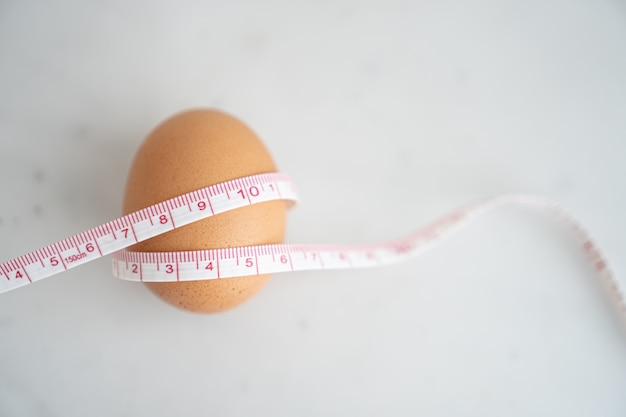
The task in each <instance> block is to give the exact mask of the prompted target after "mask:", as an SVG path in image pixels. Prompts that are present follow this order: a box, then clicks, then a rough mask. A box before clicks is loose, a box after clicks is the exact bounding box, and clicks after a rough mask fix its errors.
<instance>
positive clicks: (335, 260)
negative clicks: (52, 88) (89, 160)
mask: <svg viewBox="0 0 626 417" xmlns="http://www.w3.org/2000/svg"><path fill="white" fill-rule="evenodd" d="M296 199H297V196H296V193H295V190H294V187H293V184H292V182H291V180H290V178H289V177H288V176H286V175H284V174H279V173H269V174H260V175H253V176H249V177H244V178H239V179H235V180H231V181H227V182H224V183H221V184H216V185H213V186H210V187H206V188H203V189H200V190H197V191H193V192H190V193H187V194H184V195H182V196H179V197H175V198H172V199H170V200H167V201H164V202H162V203H158V204H155V205H153V206H150V207H147V208H145V209H143V210H139V211H137V212H134V213H131V214H128V215H126V216H124V217H121V218H119V219H116V220H113V221H110V222H108V223H106V224H104V225H101V226H98V227H95V228H93V229H90V230H88V231H86V232H83V233H80V234H78V235H75V236H72V237H69V238H67V239H64V240H62V241H60V242H57V243H54V244H52V245H49V246H46V247H44V248H42V249H39V250H37V251H35V252H31V253H28V254H26V255H23V256H20V257H19V258H16V259H13V260H11V261H8V262H5V263H2V264H0V293H1V292H5V291H9V290H12V289H15V288H19V287H21V286H24V285H26V284H29V283H31V282H35V281H38V280H40V279H43V278H46V277H49V276H52V275H55V274H57V273H60V272H63V271H65V270H67V269H69V268H73V267H75V266H78V265H80V264H83V263H85V262H89V261H91V260H94V259H97V258H100V257H102V256H104V255H107V254H110V253H113V275H114V276H116V277H118V278H121V279H125V280H130V281H146V282H148V281H150V282H171V281H193V280H207V279H221V278H232V277H239V276H249V275H260V274H268V273H276V272H285V271H302V270H319V269H342V268H344V269H345V268H361V267H372V266H378V265H384V264H390V263H395V262H399V261H403V260H406V259H407V258H409V257H412V256H415V255H417V254H419V253H421V252H423V251H424V250H426V249H429V248H431V247H433V246H435V245H436V244H437V243H439V242H440V241H441V240H442V239H444V238H446V237H448V236H449V235H450V234H451V233H452V232H453V231H455V230H456V229H457V228H458V227H460V226H462V225H463V224H465V223H467V222H468V221H469V220H471V219H472V218H475V217H476V216H478V215H480V214H482V213H484V212H486V211H488V210H492V209H494V208H497V207H499V206H502V205H522V206H528V207H531V208H534V209H538V210H540V211H543V212H548V213H550V214H552V215H554V216H556V217H557V218H560V219H561V220H562V221H564V222H565V223H566V224H567V225H568V226H569V227H570V229H571V230H572V231H573V233H574V235H575V237H576V238H577V239H578V240H579V242H580V244H581V248H582V250H583V252H584V253H585V255H586V256H587V258H588V260H589V262H590V264H591V265H592V266H593V268H594V269H595V271H596V272H597V274H598V275H599V277H600V278H602V280H603V283H604V284H605V288H607V289H608V292H609V296H610V297H611V299H612V300H613V301H614V302H615V305H616V307H617V309H618V312H619V314H620V317H621V319H622V320H623V321H624V323H625V324H626V300H625V297H624V293H623V291H622V289H621V288H620V286H619V284H618V282H617V280H616V279H615V277H614V275H613V273H612V272H611V270H610V268H609V266H608V261H607V258H606V257H605V256H604V255H603V254H602V252H601V251H600V249H599V248H598V246H597V244H596V243H595V242H594V240H593V239H592V238H591V236H590V234H589V232H588V231H587V230H585V228H584V227H583V226H582V224H581V223H580V222H579V221H578V220H577V219H576V218H575V217H574V216H573V215H572V214H571V213H569V212H568V211H566V210H565V209H564V208H563V207H561V206H560V205H558V204H556V203H554V202H552V201H550V200H547V199H544V198H542V197H538V196H534V195H526V194H512V195H504V196H499V197H494V198H490V199H486V200H483V201H481V202H478V203H474V204H470V205H467V206H465V207H462V208H460V209H458V210H456V211H453V212H452V213H450V214H448V215H445V216H443V217H441V218H440V219H439V220H437V221H435V222H433V223H431V224H429V225H428V226H426V227H424V228H422V229H420V230H418V231H417V232H415V233H413V234H411V235H408V236H406V237H404V238H401V239H397V240H394V241H391V242H387V243H383V244H373V245H305V244H302V245H297V244H296V245H294V244H271V245H259V246H244V247H238V248H223V249H210V250H200V251H187V252H131V251H127V250H124V249H125V248H127V247H129V246H132V245H133V244H135V243H137V242H141V241H143V240H146V239H149V238H151V237H154V236H157V235H159V234H162V233H166V232H168V231H170V230H173V229H174V228H177V227H181V226H183V225H186V224H189V223H192V222H195V221H198V220H201V219H204V218H207V217H211V216H213V215H216V214H219V213H223V212H225V211H228V210H234V209H236V208H239V207H243V206H247V205H250V204H256V203H261V202H264V201H272V200H290V201H296Z"/></svg>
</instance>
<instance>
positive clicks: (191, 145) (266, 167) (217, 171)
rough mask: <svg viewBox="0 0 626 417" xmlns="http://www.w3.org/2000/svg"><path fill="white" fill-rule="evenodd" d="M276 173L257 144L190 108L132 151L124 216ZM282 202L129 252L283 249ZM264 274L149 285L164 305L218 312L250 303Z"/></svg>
mask: <svg viewBox="0 0 626 417" xmlns="http://www.w3.org/2000/svg"><path fill="white" fill-rule="evenodd" d="M267 172H276V167H275V165H274V162H273V160H272V158H271V156H270V154H269V152H268V151H267V149H266V148H265V146H264V145H263V143H261V141H260V140H259V138H258V137H257V136H256V135H255V134H254V132H252V130H250V129H249V128H248V127H247V126H246V125H245V124H243V123H242V122H240V121H239V120H237V119H235V118H233V117H232V116H229V115H227V114H225V113H222V112H218V111H213V110H193V111H187V112H184V113H180V114H178V115H176V116H174V117H172V118H170V119H168V120H166V121H165V122H163V123H162V124H161V125H159V126H158V127H157V128H156V129H155V130H154V131H152V132H151V133H150V134H149V135H148V137H147V138H146V139H145V140H144V142H143V143H142V145H141V146H140V148H139V150H138V151H137V153H136V155H135V158H134V160H133V163H132V165H131V168H130V172H129V174H128V179H127V183H126V190H125V194H124V205H123V211H124V214H128V213H131V212H134V211H137V210H140V209H143V208H145V207H148V206H150V205H152V204H156V203H159V202H162V201H165V200H167V199H170V198H174V197H176V196H179V195H181V194H184V193H188V192H192V191H195V190H198V189H200V188H203V187H206V186H209V185H213V184H218V183H221V182H224V181H228V180H232V179H236V178H240V177H244V176H248V175H254V174H262V173H267ZM286 210H287V204H286V202H285V201H268V202H264V203H260V204H254V205H250V206H246V207H242V208H239V209H237V210H233V211H229V212H227V213H222V214H220V215H219V216H214V217H210V218H207V219H204V220H201V221H198V222H195V223H193V224H189V225H187V226H183V227H181V228H178V229H175V230H172V231H170V232H168V233H165V234H163V235H159V236H156V237H154V238H151V239H149V240H146V241H143V242H140V243H138V244H136V245H134V246H133V247H131V248H130V250H132V251H136V252H170V251H193V250H201V249H218V248H229V247H237V246H243V245H260V244H268V243H281V242H282V241H283V239H284V233H285V215H286ZM269 277H270V276H269V275H259V276H248V277H238V278H232V279H225V280H202V281H186V282H149V283H146V285H147V286H148V288H150V290H151V291H152V292H153V293H155V294H156V295H157V296H159V297H160V298H161V299H163V300H165V301H166V302H168V303H170V304H172V305H174V306H176V307H179V308H182V309H185V310H189V311H193V312H203V313H210V312H218V311H223V310H226V309H229V308H231V307H234V306H236V305H239V304H241V303H242V302H244V301H246V300H248V299H249V298H250V297H252V296H253V295H254V294H256V293H257V292H258V291H259V290H260V289H261V288H262V287H263V285H264V284H265V283H266V282H267V280H268V279H269Z"/></svg>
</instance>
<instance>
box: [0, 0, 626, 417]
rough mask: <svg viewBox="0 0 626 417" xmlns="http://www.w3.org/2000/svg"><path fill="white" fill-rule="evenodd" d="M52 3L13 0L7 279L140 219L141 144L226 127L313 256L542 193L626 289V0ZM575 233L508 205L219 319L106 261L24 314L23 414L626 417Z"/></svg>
mask: <svg viewBox="0 0 626 417" xmlns="http://www.w3.org/2000/svg"><path fill="white" fill-rule="evenodd" d="M33 3H35V2H27V1H18V0H4V1H1V2H0V154H1V155H2V156H1V158H0V193H1V204H0V219H1V220H0V256H1V258H2V260H8V259H10V258H13V257H16V256H19V255H21V254H23V253H26V252H28V251H31V250H35V249H37V248H39V247H41V246H44V245H47V244H49V243H52V242H54V241H56V240H60V239H62V238H64V237H67V236H69V235H71V234H73V233H77V232H81V231H83V230H86V229H88V228H91V227H93V226H96V225H98V224H101V223H104V222H106V221H108V220H111V219H113V218H115V217H117V216H118V215H119V214H120V207H121V199H122V192H123V187H124V182H125V176H126V172H127V170H128V168H129V164H130V160H131V158H132V155H133V153H134V151H135V150H136V149H137V147H138V145H139V143H140V141H141V140H142V139H143V138H144V137H145V135H146V134H147V133H148V132H149V130H150V129H152V128H153V127H154V126H155V125H156V124H157V123H159V122H160V121H162V120H163V119H164V118H166V117H168V116H170V115H171V114H173V113H175V112H178V111H180V110H183V109H186V108H189V107H198V106H205V107H216V108H219V109H222V110H225V111H227V112H230V113H232V114H233V115H235V116H237V117H239V118H240V119H242V120H244V121H245V122H246V123H247V124H248V125H250V126H251V127H252V128H253V129H254V130H255V131H256V132H257V133H258V134H259V135H260V136H261V138H262V139H263V140H264V142H265V143H266V145H267V146H268V148H269V149H270V151H271V152H272V154H273V156H274V158H275V160H276V163H277V165H278V166H279V167H280V169H281V170H282V171H284V172H288V173H290V174H291V175H292V176H293V178H294V179H295V181H296V183H297V184H298V188H299V191H300V194H301V196H302V202H301V204H300V205H299V206H298V207H297V208H296V209H295V210H294V211H292V212H291V213H290V215H289V219H288V224H289V231H288V241H290V242H294V243H296V242H327V243H332V242H336V243H350V242H360V243H364V242H376V241H379V240H387V239H390V238H393V237H397V236H400V235H402V234H403V233H406V232H409V231H411V230H414V229H415V228H418V227H420V226H423V225H425V224H427V223H428V222H429V221H432V220H434V219H435V218H437V216H439V215H441V214H443V213H445V212H447V211H450V210H452V209H454V208H456V207H458V206H460V205H462V204H465V203H467V202H469V201H473V200H475V199H477V198H483V197H487V196H491V195H496V194H500V193H508V192H518V191H523V192H532V193H537V194H541V195H544V196H547V197H550V198H553V199H555V200H556V201H558V202H560V203H562V204H563V205H565V206H566V207H568V208H569V209H570V210H571V211H573V212H574V213H576V214H577V215H578V216H579V217H580V218H581V219H582V220H583V222H584V223H585V224H586V225H587V226H588V228H589V229H590V230H591V231H592V232H593V233H594V235H595V236H596V238H597V240H598V241H599V243H600V244H601V246H602V247H603V248H604V249H605V251H606V253H607V255H608V256H609V258H610V259H611V261H612V266H613V269H614V270H615V272H616V273H617V275H618V276H619V277H621V282H622V283H626V281H625V279H624V278H625V277H626V258H625V257H624V254H625V253H626V237H625V236H626V221H625V220H624V214H625V213H626V168H625V167H624V158H625V157H626V76H625V74H626V3H625V2H624V1H623V0H612V1H611V0H573V1H572V0H561V1H557V0H548V1H546V0H534V1H527V0H519V1H478V0H475V1H460V0H459V1H454V0H450V1H440V2H433V1H426V0H424V1H419V2H409V1H404V2H402V1H369V2H365V1H308V2H288V1H283V2H280V1H274V2H253V1H249V2H244V1H222V2H217V1H198V2H181V1H172V2H169V3H168V2H158V1H149V2H148V1H146V2H143V3H141V2H134V3H133V5H128V4H127V3H129V2H126V1H118V2H95V1H94V2H85V1H73V2H72V1H50V2H40V4H37V5H35V4H33ZM105 3H106V4H108V5H105ZM207 169H210V166H209V167H207ZM340 199H341V200H340ZM338 200H340V202H339V203H338ZM571 237H572V235H571V233H569V231H568V230H567V228H566V227H564V226H563V225H562V224H560V223H558V222H554V221H553V220H552V219H551V218H549V217H547V216H544V215H541V214H538V213H535V212H532V211H528V210H526V209H520V208H514V207H511V208H503V209H500V210H498V211H496V212H493V213H492V214H490V215H487V216H485V217H482V218H480V219H479V220H477V221H476V222H474V223H472V224H471V225H468V226H467V227H466V228H464V229H462V231H461V232H459V233H458V234H456V235H454V237H453V238H451V239H450V240H448V241H447V242H446V243H445V244H443V245H442V246H440V247H439V248H437V249H435V250H433V251H431V252H428V253H427V254H425V255H423V256H421V257H419V258H416V259H414V260H412V261H410V262H407V263H405V264H401V265H396V266H391V267H385V268H381V269H372V270H355V271H339V272H324V273H320V272H310V273H296V274H283V275H277V276H276V277H274V279H273V280H272V281H271V282H270V283H269V285H267V287H266V288H265V289H264V290H263V291H262V292H261V293H260V294H259V295H258V296H257V297H255V298H254V299H252V300H251V301H250V302H248V303H246V304H245V305H242V306H241V307H239V308H236V309H234V310H232V311H229V312H227V313H223V314H218V315H208V316H202V315H193V314H189V313H185V312H182V311H178V310H175V309H174V308H172V307H170V306H168V305H166V304H164V303H163V302H161V301H159V300H158V299H157V298H156V297H154V296H153V295H152V294H151V293H150V292H148V291H147V290H146V289H145V288H144V287H142V286H141V285H139V284H134V283H128V282H122V281H117V280H115V279H113V278H112V277H111V276H110V260H109V259H101V260H98V261H96V262H93V263H91V264H88V265H85V266H83V267H80V268H77V269H75V270H72V271H70V272H67V273H65V274H63V275H61V276H58V277H54V278H50V279H48V280H45V281H43V282H40V283H37V284H35V285H32V286H29V287H26V288H24V289H20V290H17V291H14V292H11V293H6V294H2V295H1V296H0V415H2V416H22V415H23V416H87V415H89V416H137V415H149V416H170V415H179V416H206V415H220V416H243V415H271V416H287V415H289V416H292V415H299V416H319V415H342V416H345V415H424V416H528V415H533V416H555V415H567V416H570V417H571V416H590V415H593V416H624V415H625V413H626V395H625V394H626V337H625V335H626V332H625V331H624V330H625V329H624V328H623V327H621V326H620V323H619V321H618V320H617V315H616V314H615V311H614V310H613V309H612V308H611V305H610V304H609V303H608V302H607V298H606V296H605V294H604V293H603V290H602V288H601V286H600V285H599V283H598V281H597V279H596V276H595V275H594V273H593V272H592V270H591V268H590V267H589V266H588V264H587V263H586V261H585V259H584V258H583V257H582V256H581V255H580V252H579V248H578V247H577V245H576V244H575V243H574V242H573V240H572V239H571Z"/></svg>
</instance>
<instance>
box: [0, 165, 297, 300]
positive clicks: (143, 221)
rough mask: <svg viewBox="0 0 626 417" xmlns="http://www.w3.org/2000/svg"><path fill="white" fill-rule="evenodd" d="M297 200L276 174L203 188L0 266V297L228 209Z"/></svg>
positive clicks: (285, 179) (283, 178)
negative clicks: (1, 294) (276, 201)
mask: <svg viewBox="0 0 626 417" xmlns="http://www.w3.org/2000/svg"><path fill="white" fill-rule="evenodd" d="M296 198H297V197H296V193H295V190H294V187H293V184H292V182H291V180H290V178H289V177H288V176H287V175H285V174H280V173H268V174H259V175H252V176H249V177H244V178H238V179H235V180H231V181H226V182H224V183H220V184H216V185H213V186H210V187H205V188H202V189H200V190H197V191H193V192H190V193H187V194H185V195H182V196H179V197H175V198H172V199H170V200H167V201H164V202H161V203H158V204H155V205H153V206H150V207H147V208H145V209H143V210H139V211H136V212H134V213H130V214H128V215H126V216H124V217H120V218H118V219H115V220H112V221H110V222H108V223H106V224H103V225H101V226H97V227H95V228H93V229H90V230H87V231H85V232H83V233H79V234H77V235H74V236H71V237H69V238H67V239H64V240H61V241H59V242H56V243H53V244H52V245H49V246H46V247H44V248H41V249H39V250H36V251H34V252H31V253H27V254H26V255H22V256H20V257H18V258H15V259H13V260H10V261H7V262H4V263H1V264H0V293H2V292H6V291H10V290H13V289H16V288H19V287H22V286H24V285H27V284H30V283H32V282H35V281H39V280H41V279H44V278H47V277H50V276H52V275H56V274H58V273H61V272H63V271H66V270H68V269H70V268H74V267H76V266H78V265H81V264H84V263H86V262H89V261H93V260H95V259H98V258H100V257H102V256H105V255H108V254H110V253H113V252H117V251H120V250H122V249H124V248H127V247H129V246H132V245H134V244H135V243H137V242H141V241H143V240H146V239H149V238H151V237H154V236H157V235H160V234H162V233H165V232H168V231H170V230H173V229H175V228H178V227H181V226H184V225H186V224H189V223H192V222H195V221H198V220H202V219H205V218H207V217H211V216H214V215H216V214H219V213H223V212H225V211H228V210H233V209H236V208H239V207H243V206H247V205H250V204H256V203H261V202H264V201H272V200H291V201H295V200H296ZM148 269H149V268H148ZM166 269H167V270H169V267H167V268H166ZM138 271H139V269H138ZM177 274H178V272H177V271H176V275H177Z"/></svg>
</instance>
